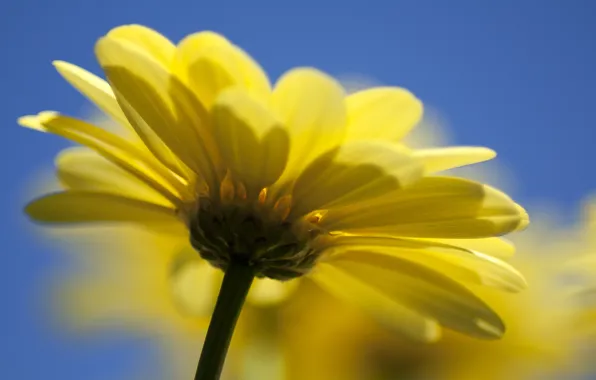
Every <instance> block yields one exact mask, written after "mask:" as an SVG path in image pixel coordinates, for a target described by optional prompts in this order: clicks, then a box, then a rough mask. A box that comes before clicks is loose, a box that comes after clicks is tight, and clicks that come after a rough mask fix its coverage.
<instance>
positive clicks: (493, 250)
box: [418, 237, 515, 259]
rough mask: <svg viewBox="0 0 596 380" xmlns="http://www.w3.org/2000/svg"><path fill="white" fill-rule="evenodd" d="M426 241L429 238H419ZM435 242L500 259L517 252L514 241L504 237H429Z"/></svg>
mask: <svg viewBox="0 0 596 380" xmlns="http://www.w3.org/2000/svg"><path fill="white" fill-rule="evenodd" d="M418 240H422V241H425V240H427V239H418ZM428 240H432V241H433V242H435V243H437V242H440V243H443V244H448V245H452V246H458V247H463V248H465V249H468V250H472V251H476V252H481V253H484V254H485V255H489V256H493V257H496V258H499V259H509V258H511V257H513V255H514V254H515V246H514V245H513V243H511V242H509V241H507V240H506V239H503V238H498V237H492V238H482V239H428Z"/></svg>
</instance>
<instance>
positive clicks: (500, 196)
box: [322, 177, 528, 239]
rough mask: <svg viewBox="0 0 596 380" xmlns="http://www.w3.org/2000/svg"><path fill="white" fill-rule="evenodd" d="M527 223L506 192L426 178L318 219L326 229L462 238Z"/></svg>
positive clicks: (492, 233)
mask: <svg viewBox="0 0 596 380" xmlns="http://www.w3.org/2000/svg"><path fill="white" fill-rule="evenodd" d="M527 224H528V215H527V213H526V212H525V210H523V209H522V208H521V207H520V206H519V205H517V204H516V203H515V202H513V201H512V200H511V198H509V197H508V196H507V195H505V194H504V193H502V192H500V191H498V190H496V189H494V188H492V187H490V186H486V185H482V184H480V183H476V182H472V181H467V180H464V179H460V178H450V177H425V178H423V179H421V180H420V181H418V182H417V183H416V184H414V185H412V186H409V187H407V188H405V189H402V190H397V191H395V192H394V193H392V194H389V195H388V196H385V197H382V198H379V199H375V200H372V201H369V202H360V203H357V204H353V205H348V206H345V207H343V208H339V209H336V210H329V213H328V214H327V215H326V216H325V218H324V219H323V220H322V226H323V227H324V228H327V229H329V230H337V231H345V232H352V233H376V234H390V235H395V236H403V237H420V238H464V239H467V238H479V237H480V238H484V237H493V236H499V235H503V234H506V233H508V232H511V231H514V230H519V229H522V228H524V227H525V226H526V225H527Z"/></svg>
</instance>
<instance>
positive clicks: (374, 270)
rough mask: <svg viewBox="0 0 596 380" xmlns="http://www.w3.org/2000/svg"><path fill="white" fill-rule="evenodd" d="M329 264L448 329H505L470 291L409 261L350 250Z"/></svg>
mask: <svg viewBox="0 0 596 380" xmlns="http://www.w3.org/2000/svg"><path fill="white" fill-rule="evenodd" d="M332 265H333V266H334V267H335V268H336V269H337V270H340V271H343V272H345V273H347V274H348V275H350V276H353V277H354V278H356V279H359V280H360V281H363V282H366V283H367V284H368V285H369V286H370V287H373V288H375V289H377V290H378V291H379V292H381V293H383V294H385V295H387V296H388V297H390V298H391V299H394V300H395V302H398V303H401V304H402V305H404V306H405V307H407V308H410V309H412V310H415V311H417V312H419V313H420V314H422V315H424V316H426V317H428V318H433V319H436V320H437V321H439V322H440V323H441V324H442V325H443V326H445V327H448V328H450V329H454V330H457V331H461V332H463V333H466V334H467V335H471V336H476V337H478V338H484V339H495V338H499V337H500V336H502V335H503V333H504V331H505V326H504V324H503V321H502V320H501V318H499V316H498V315H497V314H496V313H495V312H494V311H492V310H491V308H490V307H489V306H488V305H486V304H485V303H484V302H483V301H482V300H481V299H479V298H478V297H476V296H475V295H474V294H473V293H472V292H470V291H469V290H467V289H466V288H465V287H463V286H461V285H459V284H458V283H457V282H455V281H453V280H451V279H450V278H449V277H447V276H445V275H443V274H441V273H439V272H437V271H435V270H432V269H430V268H428V267H425V266H423V265H420V264H418V263H415V262H413V261H409V260H404V259H402V258H399V257H397V256H390V255H384V254H378V253H372V252H365V251H353V252H347V253H345V254H343V255H341V256H340V257H338V258H337V259H335V260H334V261H333V263H332Z"/></svg>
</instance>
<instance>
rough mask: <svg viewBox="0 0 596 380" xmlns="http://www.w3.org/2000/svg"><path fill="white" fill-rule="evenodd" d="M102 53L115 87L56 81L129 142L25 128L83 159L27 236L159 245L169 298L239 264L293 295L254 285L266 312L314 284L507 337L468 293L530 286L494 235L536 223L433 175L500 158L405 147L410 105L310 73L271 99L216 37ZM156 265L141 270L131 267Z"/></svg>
mask: <svg viewBox="0 0 596 380" xmlns="http://www.w3.org/2000/svg"><path fill="white" fill-rule="evenodd" d="M95 52H96V55H97V58H98V60H99V63H100V65H101V66H102V68H103V70H104V72H105V75H106V77H107V80H108V82H105V81H103V80H102V79H100V78H98V77H96V76H95V75H93V74H91V73H89V72H87V71H85V70H83V69H81V68H79V67H77V66H74V65H72V64H69V63H66V62H56V63H55V66H56V68H57V69H58V71H59V72H60V73H61V74H62V76H63V77H64V78H65V79H66V80H67V81H69V82H70V83H71V84H72V85H73V86H74V87H76V88H77V89H78V90H79V91H81V92H82V93H83V94H84V95H86V96H87V97H88V98H89V99H91V100H92V101H93V102H94V103H95V104H97V106H98V107H99V108H100V109H101V110H103V111H104V112H105V113H106V114H108V115H109V116H111V117H112V118H113V119H114V120H115V121H116V122H118V123H119V124H120V125H121V126H122V132H121V133H119V134H115V133H111V132H108V131H106V130H104V129H101V128H99V127H97V126H94V125H91V124H89V123H87V122H85V121H82V120H78V119H75V118H72V117H68V116H64V115H61V114H58V113H56V112H42V113H40V114H39V115H37V116H26V117H23V118H21V119H20V123H21V124H22V125H24V126H27V127H30V128H34V129H38V130H41V131H45V132H51V133H55V134H58V135H61V136H64V137H66V138H68V139H70V140H72V141H74V142H76V143H79V144H81V145H84V146H86V148H73V149H68V150H66V151H64V152H62V153H61V154H60V156H59V157H58V159H57V161H56V163H57V177H58V179H59V180H60V182H61V184H62V185H63V186H64V191H62V192H58V193H54V194H49V195H46V196H44V197H42V198H40V199H37V200H35V201H33V202H32V203H30V204H29V205H28V206H27V209H26V211H27V213H28V214H29V215H30V216H31V217H32V218H33V219H35V220H37V221H39V222H44V223H52V224H72V223H90V222H94V223H98V222H123V223H124V222H125V223H133V224H137V225H141V226H143V227H144V228H146V229H148V230H150V231H152V233H153V234H158V233H159V234H165V235H167V239H168V243H167V245H168V246H171V247H175V248H174V249H173V251H175V257H169V258H168V259H166V256H167V255H169V254H170V253H162V255H163V257H160V259H159V260H165V261H169V265H167V270H168V271H167V272H166V273H167V275H168V276H172V278H173V279H174V280H173V285H172V286H174V290H173V291H174V292H175V293H185V292H184V291H183V289H185V287H188V286H189V285H188V284H190V283H191V282H192V281H193V279H197V278H199V277H200V276H201V273H206V272H205V271H206V270H207V269H206V268H207V264H206V263H207V262H208V263H210V264H211V265H212V266H215V267H218V268H222V269H225V268H226V267H227V266H228V264H229V262H230V260H243V261H245V262H246V263H247V264H249V265H251V266H252V267H253V268H254V271H255V273H256V275H257V277H259V278H264V280H261V281H265V282H272V280H271V279H275V280H284V281H286V282H284V283H279V284H276V285H271V286H262V284H261V283H260V282H257V283H255V285H254V286H255V287H256V289H259V288H262V289H263V292H264V293H265V294H267V295H268V296H269V297H270V298H273V299H274V298H275V297H277V296H278V295H279V294H282V293H284V292H286V291H288V288H291V287H292V286H295V283H294V282H295V281H292V279H295V278H298V277H301V276H303V275H307V277H308V278H309V279H310V280H312V281H314V282H315V283H316V284H318V285H319V286H321V287H322V288H324V289H325V290H327V291H329V292H330V293H332V294H333V295H334V296H337V297H339V298H340V299H345V300H348V301H351V302H355V303H357V304H358V305H359V306H361V307H363V308H365V309H366V310H369V311H371V312H373V313H375V314H376V316H378V317H379V318H381V319H382V320H384V321H387V322H388V323H391V324H392V325H394V326H395V327H396V328H399V329H400V330H401V331H402V332H403V333H406V334H408V335H409V336H414V337H416V338H418V339H427V340H428V339H434V338H436V335H437V332H438V326H439V324H441V325H443V326H445V327H448V328H450V329H454V330H457V331H460V332H463V333H465V334H468V335H472V336H475V337H481V338H489V339H490V338H496V337H500V336H501V335H502V333H503V331H504V325H503V323H502V321H501V319H500V318H499V316H498V315H497V314H496V313H495V312H494V311H492V310H491V309H490V308H489V307H488V306H487V305H486V304H485V303H484V302H483V301H482V300H481V299H480V298H478V297H477V296H475V295H474V294H473V293H472V292H471V291H469V290H468V289H467V288H466V287H464V286H463V285H462V284H461V283H460V282H465V283H468V284H478V285H486V286H491V287H496V288H500V289H504V290H508V291H517V290H520V289H521V288H523V287H524V286H525V282H524V280H523V278H522V277H521V275H520V274H519V273H518V272H517V271H516V270H515V269H513V268H512V267H510V266H509V265H508V264H506V263H504V262H503V261H501V260H500V259H501V258H506V257H508V256H509V255H510V253H511V247H510V246H509V245H508V244H507V243H505V242H503V241H501V240H499V239H498V238H496V236H499V235H503V234H506V233H508V232H511V231H513V230H517V229H521V228H523V227H525V226H526V224H527V222H528V218H527V214H526V213H525V211H524V210H523V209H522V208H521V207H520V206H518V205H517V204H515V203H514V202H513V201H512V200H511V199H510V198H509V197H508V196H507V195H505V194H503V193H502V192H500V191H498V190H496V189H494V188H491V187H489V186H486V185H483V184H480V183H476V182H473V181H468V180H464V179H460V178H452V177H446V176H433V175H432V174H433V173H434V172H438V171H442V170H447V169H450V168H453V167H457V166H462V165H467V164H471V163H475V162H480V161H484V160H487V159H490V158H492V157H493V156H494V152H493V151H491V150H489V149H486V148H460V147H456V148H441V149H428V150H416V151H411V150H410V149H408V148H406V147H405V146H403V145H402V144H400V139H401V138H402V137H404V136H405V135H406V134H407V133H408V132H409V131H410V130H411V129H412V128H413V127H414V125H415V124H416V123H417V122H418V121H419V119H420V117H421V115H422V105H421V103H420V101H419V100H417V99H416V98H415V97H414V96H413V95H412V94H410V93H409V92H408V91H406V90H404V89H401V88H395V87H382V88H372V89H369V90H364V91H360V92H357V93H355V94H352V95H349V96H346V95H345V94H344V91H343V89H342V87H341V86H340V85H339V84H338V83H337V82H336V81H335V80H334V79H332V78H331V77H329V76H328V75H326V74H324V73H322V72H320V71H318V70H315V69H312V68H298V69H293V70H290V71H289V72H287V73H286V74H284V75H283V76H282V77H281V78H280V79H279V80H278V81H277V83H276V84H275V86H273V87H272V86H271V85H270V83H269V79H268V78H267V76H266V75H265V73H264V72H263V70H262V69H261V68H260V67H259V66H258V65H257V63H256V62H255V61H254V60H252V58H250V57H249V56H248V55H247V54H246V53H245V52H243V51H242V50H241V49H240V48H238V47H237V46H235V45H233V44H232V43H230V42H229V41H228V40H226V39H225V38H224V37H222V36H220V35H218V34H215V33H213V32H201V33H196V34H193V35H190V36H188V37H186V38H185V39H183V40H182V41H181V42H180V43H179V44H178V45H174V44H172V43H171V42H170V41H168V40H167V39H166V38H164V37H163V36H161V35H160V34H158V33H157V32H155V31H153V30H150V29H147V28H145V27H142V26H138V25H129V26H123V27H118V28H116V29H113V30H112V31H110V32H109V33H108V34H107V35H106V36H104V37H103V38H101V39H100V40H99V41H98V42H97V44H96V48H95ZM195 251H198V252H199V253H200V257H201V258H202V259H203V260H202V259H200V258H199V256H198V255H197V254H196V253H195ZM148 260H153V259H150V258H148V257H143V256H139V258H138V262H139V266H141V265H146V264H145V262H146V261H148ZM163 264H164V266H166V262H164V263H163ZM159 267H160V266H159V265H158V266H156V268H159ZM120 270H122V271H125V272H127V273H130V271H133V269H132V268H131V267H126V268H125V267H122V268H121V269H120ZM188 271H190V272H188ZM163 273H164V272H161V274H160V275H161V276H163V275H164V274H163ZM156 275H157V274H156ZM206 276H208V275H206ZM189 279H190V280H189ZM288 280H289V281H288ZM166 285H167V284H166ZM168 286H169V285H168ZM141 290H144V289H141ZM200 291H201V289H200V288H199V289H197V288H195V293H197V292H200ZM195 293H193V296H197V295H196V294H195ZM115 296H119V295H115ZM147 297H149V295H147ZM197 302H200V301H199V300H195V301H192V302H189V303H188V305H191V306H190V307H191V309H192V308H193V307H197V308H200V307H199V306H200V305H199V306H197V305H194V306H192V305H193V303H195V304H196V303H197Z"/></svg>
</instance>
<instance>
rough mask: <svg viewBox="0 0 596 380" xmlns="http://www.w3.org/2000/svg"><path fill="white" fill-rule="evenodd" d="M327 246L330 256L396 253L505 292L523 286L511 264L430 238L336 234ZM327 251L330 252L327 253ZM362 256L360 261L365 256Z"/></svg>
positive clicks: (522, 280) (452, 276) (462, 279)
mask: <svg viewBox="0 0 596 380" xmlns="http://www.w3.org/2000/svg"><path fill="white" fill-rule="evenodd" d="M330 245H331V247H332V248H331V252H332V256H331V258H330V259H329V260H333V259H334V258H338V257H339V258H341V257H342V254H343V253H345V252H349V251H353V250H358V251H367V252H374V253H376V254H385V255H389V256H397V257H399V258H400V259H404V260H408V261H413V262H415V263H417V264H419V265H423V266H426V267H429V268H430V269H434V270H436V271H439V272H441V273H443V274H445V275H447V276H449V277H450V278H452V279H456V280H458V281H462V282H468V283H473V284H479V285H485V286H490V287H494V288H498V289H501V290H505V291H509V292H519V291H520V290H523V289H525V288H526V287H527V283H526V280H525V279H524V277H523V276H522V275H521V273H520V272H519V271H517V270H516V269H515V268H513V267H512V266H511V265H509V264H507V263H505V262H503V261H501V260H498V259H496V258H494V257H491V256H488V255H485V254H483V253H481V252H476V251H472V250H468V249H465V248H460V247H455V246H449V245H445V244H441V243H435V242H433V241H430V240H428V241H422V240H412V239H401V238H394V237H388V236H366V235H364V236H345V235H344V236H340V237H339V238H337V239H335V240H334V241H333V242H332V243H330ZM331 252H330V253H331ZM366 257H367V256H366V255H363V260H364V259H366Z"/></svg>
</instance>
